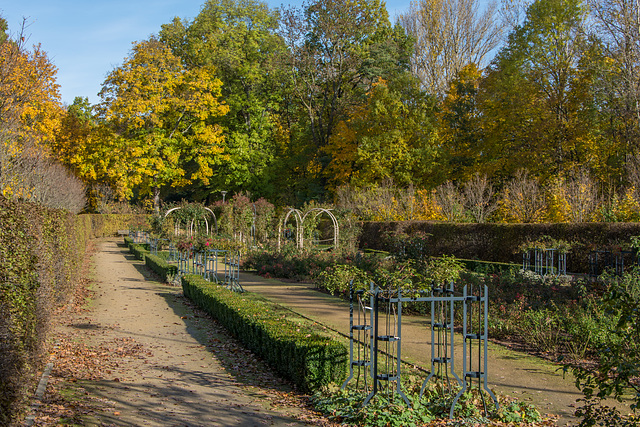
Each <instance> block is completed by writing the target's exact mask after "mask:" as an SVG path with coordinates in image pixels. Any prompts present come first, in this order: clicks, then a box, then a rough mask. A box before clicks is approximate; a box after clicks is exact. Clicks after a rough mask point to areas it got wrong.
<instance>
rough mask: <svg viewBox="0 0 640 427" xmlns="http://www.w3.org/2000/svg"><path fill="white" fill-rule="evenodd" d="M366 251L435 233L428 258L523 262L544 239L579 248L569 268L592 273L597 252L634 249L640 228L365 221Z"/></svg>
mask: <svg viewBox="0 0 640 427" xmlns="http://www.w3.org/2000/svg"><path fill="white" fill-rule="evenodd" d="M362 227H363V232H362V235H361V238H360V248H362V249H377V250H386V251H392V250H394V248H393V245H394V242H395V241H396V239H395V236H398V235H402V234H405V235H414V234H416V233H425V234H429V237H428V238H427V242H428V243H427V245H426V247H425V255H427V256H441V255H454V256H456V257H458V258H464V259H480V260H483V261H492V262H505V263H509V262H512V263H520V262H522V253H521V252H520V251H519V250H518V248H519V246H520V245H521V244H523V243H525V242H527V241H535V240H538V239H539V238H541V237H542V236H550V237H552V238H554V239H556V240H564V241H567V242H569V243H571V244H573V247H572V249H571V252H570V254H569V256H568V263H567V264H568V265H567V269H568V271H571V272H576V273H586V272H588V260H589V253H590V252H591V251H593V250H600V249H609V250H614V251H615V250H617V249H618V248H621V247H622V248H624V247H625V246H626V247H628V246H629V244H630V239H629V238H630V236H634V235H635V236H638V235H640V223H583V224H565V223H561V224H555V223H554V224H456V223H445V222H432V221H396V222H365V223H363V224H362Z"/></svg>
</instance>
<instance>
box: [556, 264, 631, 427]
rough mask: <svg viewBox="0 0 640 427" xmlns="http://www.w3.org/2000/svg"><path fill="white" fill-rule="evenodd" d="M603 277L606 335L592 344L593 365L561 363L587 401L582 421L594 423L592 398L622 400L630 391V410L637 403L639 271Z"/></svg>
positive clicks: (602, 303)
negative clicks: (591, 366)
mask: <svg viewBox="0 0 640 427" xmlns="http://www.w3.org/2000/svg"><path fill="white" fill-rule="evenodd" d="M604 280H605V283H606V285H607V289H606V292H605V293H604V295H603V297H602V299H601V306H602V309H603V313H604V315H605V317H606V318H607V319H608V322H607V323H608V327H607V328H606V329H607V330H606V332H607V335H608V339H607V341H606V342H604V343H599V344H597V345H596V346H595V349H596V350H597V353H598V358H597V365H596V367H595V368H585V367H582V366H571V365H567V366H566V367H565V369H570V370H572V371H573V373H574V375H575V377H576V386H577V387H578V388H579V389H580V390H581V391H582V392H583V393H584V395H585V398H586V401H587V405H586V409H585V408H583V412H584V413H583V416H584V417H585V418H584V421H583V424H582V425H595V423H596V421H597V419H596V418H595V415H594V414H596V413H597V412H598V411H593V410H591V409H590V408H588V406H589V405H593V403H592V402H594V398H596V399H595V400H598V399H604V398H607V397H612V398H615V399H617V400H619V401H622V399H623V397H626V396H628V395H629V394H631V400H632V405H631V408H632V410H634V412H635V411H636V410H637V409H638V408H639V405H640V382H639V381H638V378H640V271H638V270H637V269H636V270H635V271H633V272H632V273H630V274H625V275H624V276H622V277H621V278H618V277H605V278H604ZM619 416H620V415H619V413H618V412H617V411H616V410H613V412H611V417H612V418H617V417H619ZM590 417H592V419H590ZM629 425H631V424H629Z"/></svg>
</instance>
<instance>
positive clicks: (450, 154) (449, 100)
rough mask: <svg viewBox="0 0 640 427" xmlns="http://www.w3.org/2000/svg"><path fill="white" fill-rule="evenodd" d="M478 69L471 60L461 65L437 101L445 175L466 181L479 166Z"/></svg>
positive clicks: (479, 113) (481, 130)
mask: <svg viewBox="0 0 640 427" xmlns="http://www.w3.org/2000/svg"><path fill="white" fill-rule="evenodd" d="M480 81H481V72H480V69H479V68H478V66H477V65H476V64H474V63H472V64H469V65H467V66H466V67H464V68H463V69H462V70H460V72H459V73H458V75H457V76H456V77H455V78H454V79H453V80H452V81H451V82H450V83H449V88H448V90H447V92H446V96H445V97H444V99H443V101H442V102H441V104H440V109H439V114H438V119H439V126H438V139H439V141H440V143H441V145H442V156H443V159H444V163H445V165H446V168H447V171H446V174H447V176H448V179H452V180H455V181H462V182H464V181H467V180H469V179H470V178H471V177H472V176H473V175H474V174H475V173H477V171H478V169H481V168H482V164H481V157H482V153H481V152H480V150H478V145H479V143H480V142H481V141H482V140H483V138H484V135H483V128H482V123H481V120H480V119H481V114H482V113H481V111H480V110H479V108H478V105H477V96H478V89H479V85H480Z"/></svg>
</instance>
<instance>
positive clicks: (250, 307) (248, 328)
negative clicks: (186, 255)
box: [182, 275, 349, 392]
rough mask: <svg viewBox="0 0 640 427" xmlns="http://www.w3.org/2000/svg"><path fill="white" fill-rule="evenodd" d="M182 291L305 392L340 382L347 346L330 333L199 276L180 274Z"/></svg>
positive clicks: (256, 298)
mask: <svg viewBox="0 0 640 427" xmlns="http://www.w3.org/2000/svg"><path fill="white" fill-rule="evenodd" d="M182 289H183V291H184V294H185V296H187V297H188V298H189V299H191V300H192V301H194V302H195V303H196V304H197V305H198V306H199V307H201V308H202V309H203V310H205V311H206V312H207V313H209V314H210V315H211V316H213V317H214V318H215V319H217V320H218V321H219V322H220V323H221V324H222V325H223V326H224V327H225V328H227V330H229V332H230V333H231V334H232V335H234V336H235V337H236V338H237V339H238V340H239V341H240V342H242V343H243V345H245V346H246V347H247V348H248V349H249V350H251V351H253V352H254V353H255V354H256V355H258V356H259V357H261V358H263V359H264V360H265V361H266V362H267V363H268V364H269V365H270V366H271V367H273V368H274V369H275V370H276V371H277V372H278V373H279V374H280V375H282V376H283V377H284V378H286V379H288V380H290V381H292V382H293V383H294V384H295V385H296V386H297V387H298V388H299V389H301V390H302V391H304V392H313V391H315V390H318V389H319V388H320V387H322V386H324V385H327V384H330V383H335V382H338V383H339V382H341V381H343V380H344V378H345V377H346V373H347V363H348V358H349V356H348V351H347V348H346V347H345V346H344V345H343V344H341V343H339V342H337V341H335V340H334V339H332V338H330V337H328V336H323V335H320V334H318V333H317V332H315V331H314V330H312V329H311V328H310V327H306V326H301V325H299V324H297V323H294V322H292V321H290V320H288V319H286V318H285V316H284V314H283V311H284V310H283V309H282V308H281V307H280V306H278V305H277V304H274V303H271V302H268V301H265V300H262V299H260V298H258V297H256V296H255V295H251V294H246V293H242V294H240V293H235V292H231V291H229V290H228V289H226V288H224V287H223V286H219V285H216V284H214V283H211V282H208V281H206V280H205V279H203V278H202V277H200V276H195V275H187V276H184V277H183V278H182Z"/></svg>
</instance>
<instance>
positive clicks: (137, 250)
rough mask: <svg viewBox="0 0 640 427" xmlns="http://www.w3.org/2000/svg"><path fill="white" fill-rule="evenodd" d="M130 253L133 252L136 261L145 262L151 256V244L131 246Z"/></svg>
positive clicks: (133, 244)
mask: <svg viewBox="0 0 640 427" xmlns="http://www.w3.org/2000/svg"><path fill="white" fill-rule="evenodd" d="M129 252H131V253H132V254H133V255H134V256H135V257H136V259H139V260H140V261H144V259H145V257H146V256H147V255H149V253H150V252H149V244H148V243H132V244H131V245H130V246H129Z"/></svg>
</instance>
